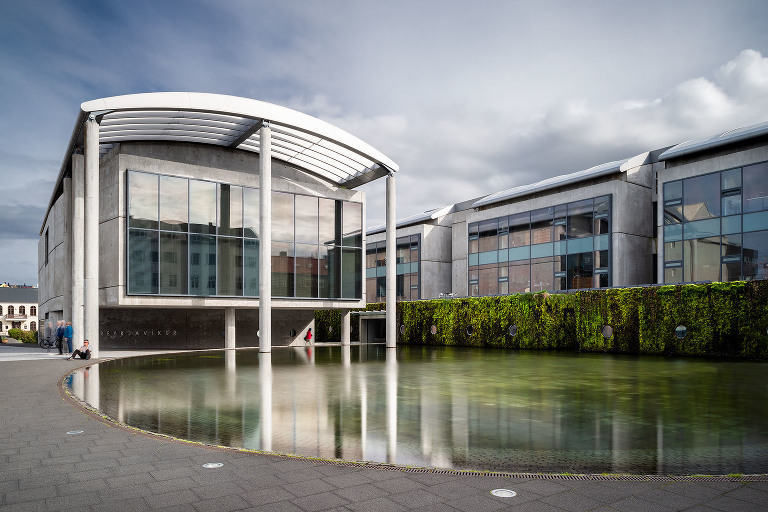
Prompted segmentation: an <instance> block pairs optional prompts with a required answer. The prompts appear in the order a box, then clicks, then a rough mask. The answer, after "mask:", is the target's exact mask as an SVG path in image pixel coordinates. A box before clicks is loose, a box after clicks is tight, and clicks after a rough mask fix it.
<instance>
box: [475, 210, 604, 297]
mask: <svg viewBox="0 0 768 512" xmlns="http://www.w3.org/2000/svg"><path fill="white" fill-rule="evenodd" d="M610 212H611V204H610V196H602V197H597V198H592V199H586V200H583V201H577V202H573V203H567V204H562V205H557V206H552V207H549V208H542V209H538V210H532V211H527V212H521V213H516V214H513V215H507V216H503V217H497V218H495V219H488V220H482V221H479V222H473V223H470V224H469V227H468V230H469V233H468V234H469V240H468V249H469V251H468V252H469V255H468V263H469V267H468V276H467V277H468V284H469V288H468V290H469V295H470V296H483V295H506V294H510V293H527V292H538V291H543V290H549V291H558V290H573V289H580V288H605V287H608V286H610V285H611V278H610V275H611V274H610V268H611V266H610V257H609V256H610V245H611V244H610V233H611V231H610V223H611V217H610Z"/></svg>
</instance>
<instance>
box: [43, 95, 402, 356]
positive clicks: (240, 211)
mask: <svg viewBox="0 0 768 512" xmlns="http://www.w3.org/2000/svg"><path fill="white" fill-rule="evenodd" d="M396 171H397V165H396V164H395V163H394V162H392V161H391V160H390V159H388V158H387V157H386V156H384V155H383V154H382V153H380V152H379V151H377V150H376V149H374V148H373V147H371V146H370V145H368V144H366V143H365V142H363V141H361V140H360V139H358V138H356V137H354V136H353V135H350V134H349V133H346V132H344V131H343V130H340V129H339V128H337V127H335V126H331V125H329V124H328V123H325V122H323V121H320V120H319V119H316V118H313V117H310V116H307V115H305V114H302V113H300V112H296V111H294V110H290V109H287V108H284V107H280V106H278V105H272V104H269V103H264V102H260V101H256V100H251V99H246V98H236V97H232V96H222V95H216V94H201V93H153V94H137V95H129V96H117V97H113V98H104V99H100V100H93V101H89V102H86V103H83V104H82V105H81V107H80V114H79V116H78V118H77V120H76V122H75V126H74V128H73V132H72V137H71V139H70V144H69V146H68V148H67V151H66V156H65V158H64V161H63V162H62V165H61V170H60V172H59V176H58V178H57V181H56V185H55V187H54V190H53V193H52V196H51V200H50V203H49V205H48V209H47V211H46V216H45V219H44V222H43V226H42V227H41V230H40V244H39V254H38V261H39V277H40V311H41V313H42V314H43V315H44V316H45V317H47V318H50V319H53V320H58V319H65V320H70V319H71V320H72V322H73V324H74V325H75V336H76V338H79V339H76V340H75V344H76V345H77V344H78V343H79V341H80V340H81V339H82V338H83V337H87V338H88V339H89V340H90V341H91V345H92V346H95V350H97V349H98V347H99V346H100V345H101V346H103V347H106V348H109V347H120V348H127V347H136V348H143V347H169V348H207V347H222V346H224V347H227V348H234V347H236V346H258V347H259V348H260V350H261V351H264V352H268V351H270V350H271V346H272V345H273V344H274V345H291V344H304V337H305V335H306V332H307V331H308V329H310V328H311V327H312V326H313V325H314V323H313V322H314V311H315V310H318V309H338V310H342V312H344V316H345V318H348V317H349V310H351V309H353V308H359V307H363V306H365V299H364V282H363V280H364V279H365V277H364V273H363V272H364V270H363V247H364V244H365V235H364V232H363V225H364V222H365V194H364V193H363V192H361V191H359V190H356V189H357V188H358V187H359V186H360V185H362V184H365V183H368V182H370V181H372V180H375V179H378V178H381V177H386V179H387V182H388V186H387V203H388V204H392V203H394V186H391V187H390V186H389V185H390V183H391V184H392V185H394V177H393V176H394V173H395V172H396ZM390 191H391V192H390ZM393 236H394V235H393ZM83 283H84V285H82V284H83ZM392 318H393V320H394V316H393V317H392ZM393 340H394V337H393ZM99 342H101V343H99Z"/></svg>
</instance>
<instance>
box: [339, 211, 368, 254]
mask: <svg viewBox="0 0 768 512" xmlns="http://www.w3.org/2000/svg"><path fill="white" fill-rule="evenodd" d="M343 205H344V206H343V212H342V222H343V228H342V239H341V244H342V245H346V246H348V247H362V246H363V204H362V203H352V202H349V201H344V203H343Z"/></svg>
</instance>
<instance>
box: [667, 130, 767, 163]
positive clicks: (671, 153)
mask: <svg viewBox="0 0 768 512" xmlns="http://www.w3.org/2000/svg"><path fill="white" fill-rule="evenodd" d="M764 135H768V122H764V123H758V124H753V125H751V126H744V127H742V128H736V129H734V130H728V131H726V132H722V133H719V134H717V135H715V136H714V137H710V138H709V139H704V140H689V141H686V142H682V143H680V144H678V145H677V146H672V147H671V148H669V149H668V150H666V151H665V152H663V153H662V154H661V155H659V160H670V159H672V158H679V157H681V156H686V155H692V154H694V153H700V152H702V151H707V150H710V149H715V148H718V147H720V146H725V145H727V144H733V143H734V142H741V141H745V140H749V139H754V138H757V137H762V136H764Z"/></svg>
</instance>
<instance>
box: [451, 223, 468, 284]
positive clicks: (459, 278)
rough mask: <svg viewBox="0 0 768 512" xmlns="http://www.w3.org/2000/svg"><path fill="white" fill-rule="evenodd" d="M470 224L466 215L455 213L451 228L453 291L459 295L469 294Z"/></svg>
mask: <svg viewBox="0 0 768 512" xmlns="http://www.w3.org/2000/svg"><path fill="white" fill-rule="evenodd" d="M468 233H469V231H468V226H467V221H466V219H465V216H461V217H460V216H458V215H454V219H453V228H452V229H451V243H452V244H453V261H452V262H451V287H452V291H453V293H455V294H456V295H458V296H459V297H464V296H466V295H467V293H468V291H469V288H468V284H467V271H468V263H467V254H468V252H469V242H468V240H467V236H468Z"/></svg>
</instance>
